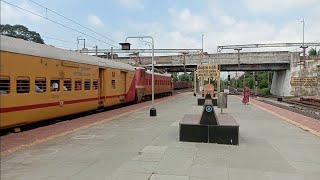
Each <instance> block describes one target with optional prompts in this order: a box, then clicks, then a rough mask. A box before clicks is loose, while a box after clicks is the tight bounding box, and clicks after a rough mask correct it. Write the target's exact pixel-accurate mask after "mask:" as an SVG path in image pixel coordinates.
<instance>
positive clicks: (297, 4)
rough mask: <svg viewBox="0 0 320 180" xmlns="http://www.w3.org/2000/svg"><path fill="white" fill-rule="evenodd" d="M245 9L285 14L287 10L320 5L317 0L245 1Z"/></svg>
mask: <svg viewBox="0 0 320 180" xmlns="http://www.w3.org/2000/svg"><path fill="white" fill-rule="evenodd" d="M244 2H245V5H246V6H247V8H248V9H249V10H250V11H252V12H255V13H285V12H287V11H288V10H293V9H298V8H300V9H301V8H305V7H307V6H314V5H320V1H319V0H263V1H259V0H245V1H244Z"/></svg>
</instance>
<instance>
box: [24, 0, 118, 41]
mask: <svg viewBox="0 0 320 180" xmlns="http://www.w3.org/2000/svg"><path fill="white" fill-rule="evenodd" d="M28 1H30V2H32V3H34V4H36V5H38V6H40V7H42V8H45V9H46V10H47V11H50V12H52V13H54V14H56V15H58V16H60V17H63V18H65V19H67V20H69V21H71V22H73V23H75V24H77V25H79V26H81V27H83V28H85V29H87V30H89V31H91V32H93V33H95V34H98V35H100V36H102V37H104V38H106V39H108V40H110V41H112V42H114V43H116V44H117V46H118V42H116V41H114V40H112V39H110V38H108V37H107V36H105V35H103V34H101V33H98V32H96V31H94V30H92V29H90V28H88V27H86V26H83V25H82V24H80V23H78V22H76V21H74V20H72V19H70V18H68V17H66V16H64V15H62V14H60V13H58V12H55V11H53V10H51V9H49V8H47V7H45V6H43V5H41V4H39V3H37V2H34V1H33V0H28Z"/></svg>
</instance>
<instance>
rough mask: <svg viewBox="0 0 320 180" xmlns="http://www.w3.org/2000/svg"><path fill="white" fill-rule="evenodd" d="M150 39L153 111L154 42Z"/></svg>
mask: <svg viewBox="0 0 320 180" xmlns="http://www.w3.org/2000/svg"><path fill="white" fill-rule="evenodd" d="M151 39H152V60H151V61H152V62H151V63H152V108H153V109H154V41H153V38H152V37H151Z"/></svg>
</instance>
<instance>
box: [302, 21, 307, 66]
mask: <svg viewBox="0 0 320 180" xmlns="http://www.w3.org/2000/svg"><path fill="white" fill-rule="evenodd" d="M302 48H303V67H304V68H305V67H306V59H305V56H306V49H305V48H304V19H303V20H302Z"/></svg>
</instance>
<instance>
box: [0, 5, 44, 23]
mask: <svg viewBox="0 0 320 180" xmlns="http://www.w3.org/2000/svg"><path fill="white" fill-rule="evenodd" d="M15 5H17V6H19V7H21V8H23V9H26V10H28V11H31V12H35V13H36V14H39V15H42V16H43V14H42V12H41V11H39V10H38V9H35V8H33V7H32V6H31V5H30V4H28V3H27V2H25V1H23V2H21V3H20V4H15ZM0 8H1V22H2V23H6V22H8V23H10V24H16V23H25V22H26V21H32V22H39V21H41V20H42V18H41V17H39V16H36V15H33V14H31V13H28V12H26V11H23V10H21V9H18V8H16V7H14V6H11V5H9V4H6V3H4V2H2V1H1V7H0Z"/></svg>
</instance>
